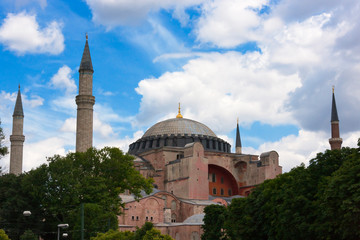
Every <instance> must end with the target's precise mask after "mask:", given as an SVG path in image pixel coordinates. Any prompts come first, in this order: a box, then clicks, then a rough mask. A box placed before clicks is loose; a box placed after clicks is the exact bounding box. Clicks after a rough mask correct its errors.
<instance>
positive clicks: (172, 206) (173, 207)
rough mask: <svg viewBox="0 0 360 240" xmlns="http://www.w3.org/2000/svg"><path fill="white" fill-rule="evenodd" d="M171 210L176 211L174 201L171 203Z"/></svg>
mask: <svg viewBox="0 0 360 240" xmlns="http://www.w3.org/2000/svg"><path fill="white" fill-rule="evenodd" d="M171 210H173V211H175V210H176V202H175V200H172V201H171Z"/></svg>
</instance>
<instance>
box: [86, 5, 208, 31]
mask: <svg viewBox="0 0 360 240" xmlns="http://www.w3.org/2000/svg"><path fill="white" fill-rule="evenodd" d="M202 2H204V0H183V1H172V0H137V1H132V0H121V1H109V0H86V3H87V4H88V5H89V7H90V9H91V11H92V14H93V21H94V22H97V23H100V24H103V25H105V26H107V27H114V26H118V25H134V24H137V23H139V22H140V21H142V20H144V19H145V17H146V16H147V15H148V13H149V12H151V11H153V12H157V11H159V10H160V9H165V10H174V14H173V16H174V17H175V18H177V19H179V20H180V21H181V22H182V23H183V24H184V23H185V22H186V21H187V19H188V16H187V14H186V13H185V11H184V10H185V8H187V7H191V6H197V5H199V4H201V3H202Z"/></svg>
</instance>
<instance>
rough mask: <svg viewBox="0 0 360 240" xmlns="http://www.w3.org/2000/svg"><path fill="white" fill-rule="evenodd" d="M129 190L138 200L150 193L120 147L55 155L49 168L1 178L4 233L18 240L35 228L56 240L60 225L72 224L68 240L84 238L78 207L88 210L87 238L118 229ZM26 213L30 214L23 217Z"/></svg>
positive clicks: (149, 186)
mask: <svg viewBox="0 0 360 240" xmlns="http://www.w3.org/2000/svg"><path fill="white" fill-rule="evenodd" d="M125 190H129V191H130V192H131V193H133V194H134V195H135V196H136V197H139V196H140V192H141V190H145V191H146V192H147V193H150V192H151V191H152V179H145V178H144V177H143V176H142V175H141V174H140V173H139V172H138V171H136V170H135V168H134V167H133V157H132V156H130V155H127V154H123V153H122V151H121V150H119V149H118V148H109V147H105V148H103V149H100V150H97V149H94V148H91V149H89V150H88V151H86V152H83V153H80V152H76V153H69V154H67V155H66V156H59V155H55V156H53V157H50V158H48V165H45V164H43V165H41V166H40V167H38V168H36V169H34V170H31V171H29V172H27V173H24V174H20V175H19V176H15V175H13V174H6V175H3V176H1V177H0V192H1V194H0V228H1V227H2V228H3V229H5V231H6V232H7V233H8V235H9V237H10V238H11V239H12V240H17V239H19V238H20V235H21V234H22V233H24V231H25V229H28V228H29V229H31V230H33V232H34V233H35V234H37V235H41V237H42V238H43V239H45V240H47V239H51V240H52V239H55V238H56V232H57V225H58V224H60V223H68V224H69V228H68V229H67V231H68V234H69V237H68V239H80V225H81V224H80V223H81V220H80V219H81V215H80V207H81V205H82V204H83V206H84V220H85V238H86V239H89V238H90V236H95V235H96V234H97V233H98V232H106V231H108V230H109V229H117V223H118V222H117V215H119V214H121V206H122V205H123V203H122V201H121V199H120V197H119V194H120V193H123V192H124V191H125ZM24 210H29V211H31V213H32V214H31V216H30V217H27V218H25V217H24V216H23V215H22V212H23V211H24Z"/></svg>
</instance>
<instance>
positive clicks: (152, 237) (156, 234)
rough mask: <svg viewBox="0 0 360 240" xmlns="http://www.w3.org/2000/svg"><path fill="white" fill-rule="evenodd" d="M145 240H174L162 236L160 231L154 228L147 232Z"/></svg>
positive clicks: (167, 236)
mask: <svg viewBox="0 0 360 240" xmlns="http://www.w3.org/2000/svg"><path fill="white" fill-rule="evenodd" d="M143 240H172V238H171V237H170V236H169V235H163V234H161V232H160V230H157V229H155V228H152V229H150V230H148V231H146V233H145V236H144V237H143Z"/></svg>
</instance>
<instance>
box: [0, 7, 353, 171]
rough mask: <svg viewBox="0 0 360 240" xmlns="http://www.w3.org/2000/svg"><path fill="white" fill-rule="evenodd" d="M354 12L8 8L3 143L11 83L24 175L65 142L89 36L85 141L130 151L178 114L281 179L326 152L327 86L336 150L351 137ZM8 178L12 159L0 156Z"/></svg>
mask: <svg viewBox="0 0 360 240" xmlns="http://www.w3.org/2000/svg"><path fill="white" fill-rule="evenodd" d="M359 10H360V3H358V2H357V1H350V0H344V1H337V0H319V1H316V2H314V1H311V0H278V1H270V0H240V1H239V0H212V1H210V0H191V1H190V0H183V1H170V0H137V1H132V0H118V1H105V0H83V1H80V0H79V1H60V0H54V1H47V0H5V1H1V3H0V66H1V75H0V86H1V87H0V101H1V104H0V119H1V121H2V127H3V128H4V130H5V134H6V137H7V138H6V144H7V145H10V142H9V135H10V134H11V122H12V112H13V108H14V104H15V99H16V92H17V86H18V84H21V91H22V97H23V105H24V113H25V125H24V134H25V136H26V140H25V145H24V170H25V171H27V170H30V169H31V168H34V167H37V166H39V165H40V164H41V163H44V162H46V156H52V155H54V154H62V155H64V154H66V153H67V152H68V151H73V150H74V148H75V147H74V145H75V118H76V105H75V96H76V95H77V91H78V89H77V86H78V72H77V70H78V67H79V64H80V60H81V56H82V51H83V48H84V44H85V33H88V35H89V45H90V52H91V57H92V61H93V66H94V71H95V72H94V82H93V84H94V88H93V95H94V96H95V98H96V103H95V108H94V145H95V147H99V148H100V147H103V146H116V147H120V148H121V149H122V150H124V151H127V148H128V145H129V144H130V143H131V142H133V141H135V140H136V139H138V138H140V137H141V136H142V134H143V133H144V132H145V131H146V129H147V128H149V127H150V126H152V125H153V124H154V123H156V122H158V121H161V120H164V119H167V118H172V117H175V116H176V114H177V105H178V102H181V105H182V113H183V115H184V117H186V118H190V119H193V120H196V121H199V122H202V123H204V124H206V125H207V126H209V127H210V128H211V129H212V130H213V131H214V132H215V133H216V134H217V135H218V136H219V137H221V138H223V139H225V140H226V141H228V142H229V143H230V144H231V145H234V139H235V128H236V119H237V118H239V123H240V131H241V137H242V144H243V147H244V152H245V153H251V154H260V153H262V152H265V151H269V150H276V151H277V152H278V153H279V155H280V164H281V165H282V166H283V168H284V171H289V170H290V169H291V168H292V167H295V166H297V165H299V164H300V163H302V162H304V163H308V161H309V160H310V159H311V158H313V157H315V156H316V153H317V152H320V151H324V150H325V149H328V148H329V144H328V138H329V137H330V107H331V87H332V85H335V93H336V100H337V105H338V111H339V118H340V126H341V127H340V131H341V136H342V138H343V139H344V144H343V145H344V146H355V145H356V142H357V139H358V137H359V136H360V134H359V133H360V131H359V130H360V121H359V120H360V115H359V113H358V112H359V111H358V109H359V107H358V106H359V104H360V82H359V79H358V76H360V57H359V56H360V43H359V41H358V39H359V37H360V16H359V14H358V12H359ZM1 161H2V162H1V163H0V164H1V165H2V166H3V167H4V168H5V169H8V164H9V163H8V161H9V156H7V157H5V158H3V159H1Z"/></svg>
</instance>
